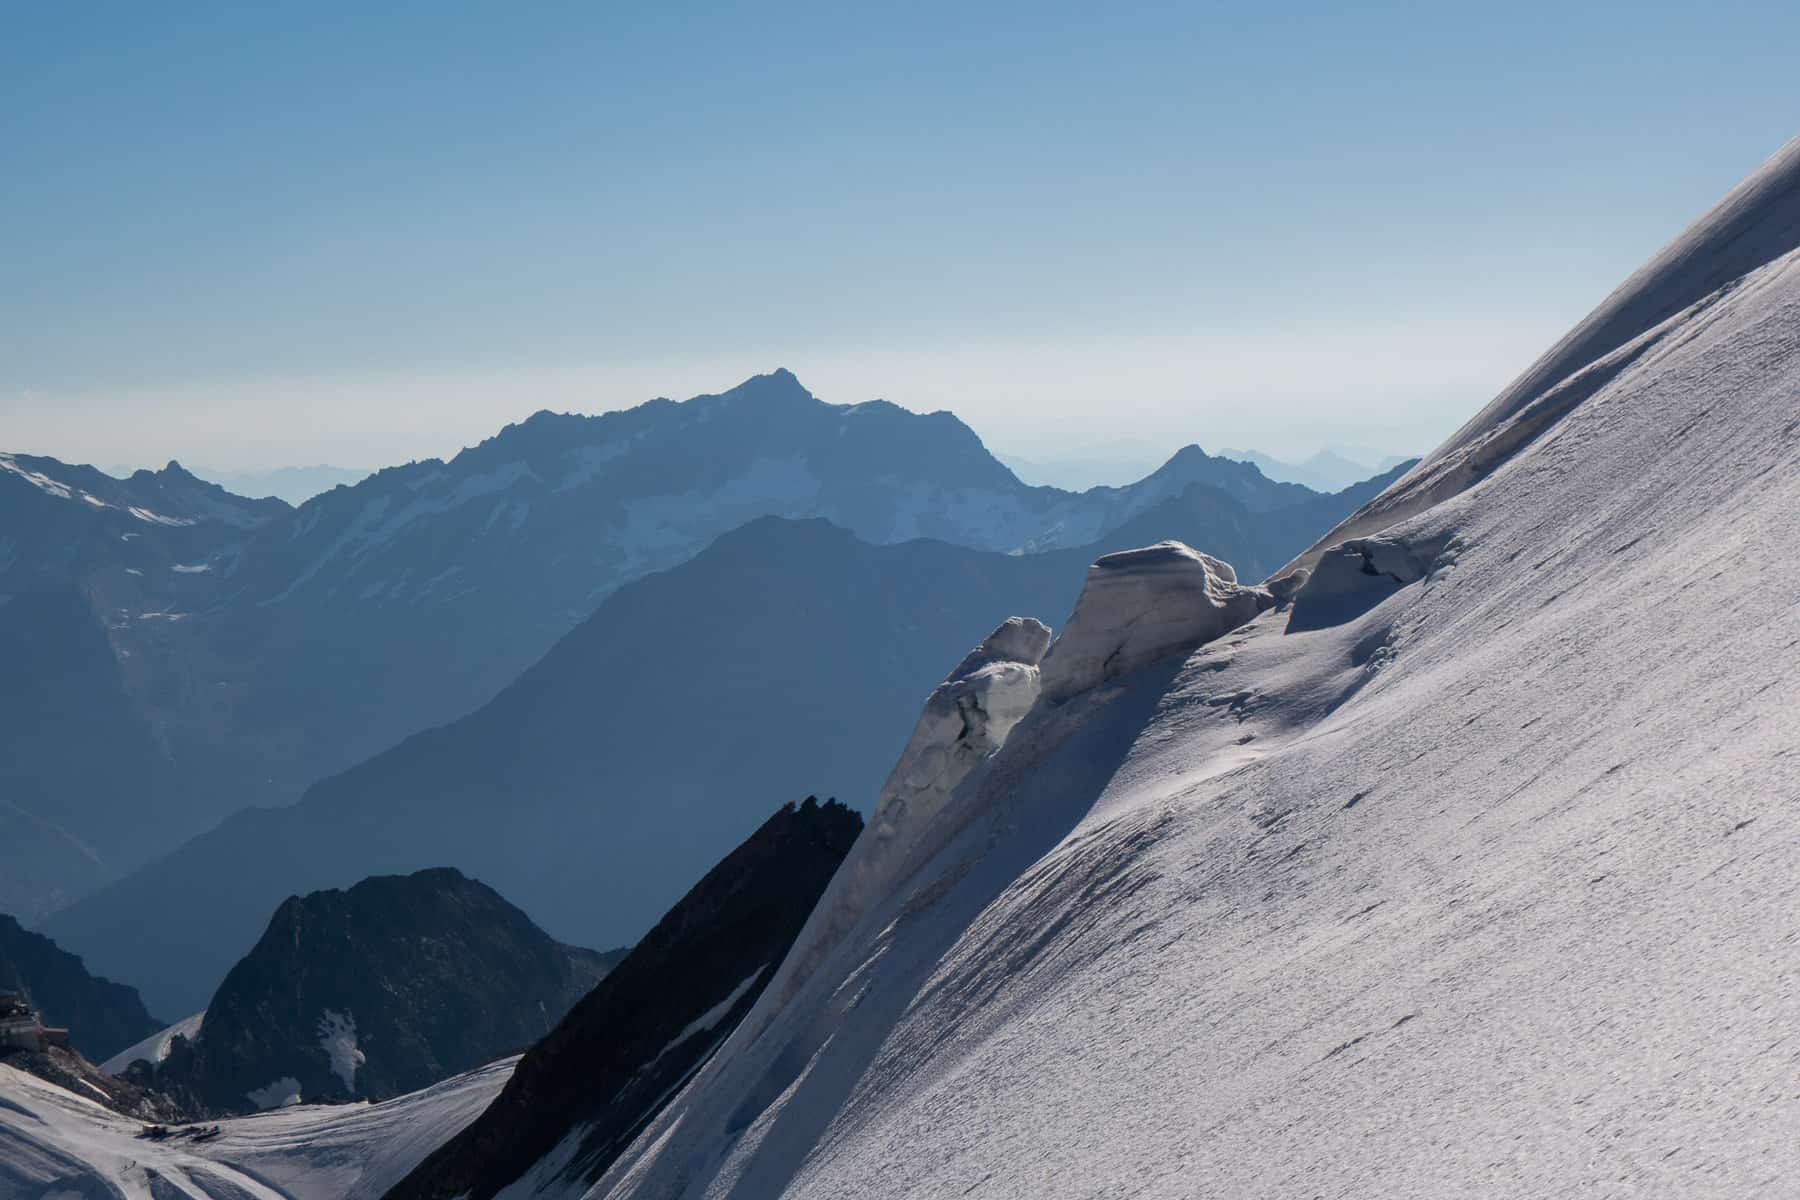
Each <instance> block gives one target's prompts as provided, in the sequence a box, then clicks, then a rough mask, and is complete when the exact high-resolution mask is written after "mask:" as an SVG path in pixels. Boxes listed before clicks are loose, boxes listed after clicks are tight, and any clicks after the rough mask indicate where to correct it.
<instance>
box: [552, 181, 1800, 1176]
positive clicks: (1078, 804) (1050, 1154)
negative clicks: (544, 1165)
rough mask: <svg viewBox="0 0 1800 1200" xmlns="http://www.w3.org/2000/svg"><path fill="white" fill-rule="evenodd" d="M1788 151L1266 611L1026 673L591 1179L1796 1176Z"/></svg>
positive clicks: (1792, 299)
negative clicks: (935, 785) (1176, 644)
mask: <svg viewBox="0 0 1800 1200" xmlns="http://www.w3.org/2000/svg"><path fill="white" fill-rule="evenodd" d="M1795 160H1796V154H1795V148H1794V147H1790V148H1789V149H1788V150H1787V151H1784V152H1783V154H1782V155H1781V156H1778V157H1777V159H1775V160H1772V161H1771V166H1770V167H1769V168H1767V169H1766V172H1765V175H1764V176H1763V177H1760V178H1759V179H1756V180H1753V181H1752V183H1751V185H1747V186H1746V188H1741V189H1739V191H1737V192H1735V193H1733V196H1732V197H1729V198H1728V199H1727V202H1726V205H1725V206H1724V211H1723V212H1722V213H1715V214H1713V215H1711V216H1709V217H1708V218H1705V219H1703V220H1702V221H1701V222H1700V223H1699V224H1698V225H1697V226H1696V227H1695V229H1694V231H1691V232H1690V234H1688V235H1684V237H1683V239H1680V240H1679V241H1678V242H1677V243H1676V246H1677V247H1678V248H1679V249H1678V250H1677V251H1671V252H1666V253H1665V255H1664V256H1662V257H1661V258H1659V260H1658V262H1657V263H1655V264H1652V266H1653V268H1655V269H1654V270H1649V271H1648V273H1647V274H1644V273H1641V274H1640V276H1638V277H1635V278H1634V281H1633V283H1632V284H1630V285H1628V289H1627V290H1630V289H1637V291H1635V292H1633V295H1637V296H1639V298H1638V299H1631V298H1630V297H1627V298H1626V299H1625V300H1623V301H1622V300H1621V299H1620V297H1619V296H1615V297H1614V298H1613V299H1611V300H1609V301H1608V303H1607V305H1606V306H1604V307H1603V309H1602V310H1601V312H1600V313H1598V314H1596V317H1595V318H1591V319H1590V321H1589V322H1587V323H1585V324H1584V326H1583V327H1582V328H1581V330H1578V331H1577V335H1572V337H1571V339H1568V340H1565V342H1564V343H1563V345H1562V347H1559V349H1558V350H1557V351H1556V352H1554V354H1553V356H1552V357H1553V358H1556V359H1557V361H1556V363H1555V365H1554V366H1553V368H1551V369H1548V370H1545V371H1539V370H1538V369H1537V368H1534V374H1541V375H1542V376H1543V378H1542V379H1541V380H1540V383H1541V386H1538V385H1537V384H1533V385H1532V386H1531V387H1529V388H1527V389H1526V390H1527V391H1530V392H1532V395H1531V396H1528V397H1525V398H1524V399H1523V403H1521V404H1515V403H1513V402H1512V400H1508V401H1507V402H1506V403H1503V404H1499V405H1498V406H1497V407H1494V408H1492V409H1491V410H1490V413H1489V414H1488V415H1487V416H1486V417H1484V418H1483V421H1485V422H1486V423H1485V424H1483V425H1481V426H1480V427H1479V428H1474V429H1471V430H1466V431H1465V433H1464V434H1460V435H1459V436H1458V438H1457V439H1453V441H1452V443H1451V444H1450V445H1449V446H1448V447H1447V448H1446V450H1445V451H1444V452H1441V453H1440V454H1439V455H1438V456H1436V457H1435V458H1434V459H1433V460H1431V462H1428V463H1427V465H1426V466H1425V467H1423V468H1421V469H1420V471H1419V472H1415V474H1414V477H1413V479H1414V481H1415V482H1416V481H1417V480H1418V479H1419V478H1420V477H1421V476H1422V475H1429V474H1430V473H1431V471H1432V470H1433V463H1449V462H1451V461H1452V460H1454V459H1458V458H1459V457H1460V460H1461V462H1462V464H1463V465H1462V466H1460V467H1456V468H1454V470H1456V471H1461V472H1463V474H1462V475H1461V476H1460V477H1459V478H1456V479H1455V480H1453V481H1452V482H1453V483H1454V486H1450V485H1449V484H1446V486H1444V487H1443V488H1441V489H1438V490H1431V489H1429V488H1428V489H1426V490H1424V491H1415V492H1412V493H1411V494H1410V499H1408V500H1407V501H1406V503H1404V504H1398V505H1390V506H1388V507H1387V508H1386V509H1385V510H1383V509H1381V506H1380V504H1379V502H1378V505H1377V506H1376V507H1375V508H1374V509H1372V510H1367V511H1366V513H1365V519H1364V520H1363V521H1362V523H1361V524H1360V525H1358V524H1357V523H1355V522H1353V523H1352V524H1351V526H1349V527H1347V528H1348V532H1340V533H1339V535H1338V536H1337V537H1336V538H1334V539H1333V540H1332V541H1331V542H1330V543H1328V544H1325V545H1321V546H1319V547H1318V548H1317V552H1316V553H1315V554H1313V555H1311V556H1310V557H1309V559H1308V562H1307V565H1309V566H1310V565H1312V564H1314V563H1316V564H1317V571H1316V573H1315V574H1314V575H1313V576H1312V577H1311V578H1310V579H1307V580H1305V581H1304V583H1302V582H1301V581H1300V580H1299V579H1297V578H1295V579H1288V580H1285V581H1283V586H1282V587H1281V589H1280V594H1281V595H1282V596H1283V597H1292V599H1293V603H1292V604H1291V605H1284V606H1281V607H1275V608H1271V609H1269V610H1266V611H1263V612H1261V613H1259V614H1257V615H1256V616H1255V617H1253V618H1252V619H1251V620H1249V621H1248V622H1247V623H1246V624H1244V625H1242V626H1241V627H1239V628H1237V629H1235V630H1232V631H1230V632H1227V633H1224V634H1223V635H1222V636H1220V637H1217V638H1215V639H1214V640H1212V641H1209V642H1206V643H1205V644H1203V645H1201V646H1199V648H1198V649H1196V650H1192V651H1187V652H1177V653H1176V654H1174V655H1173V656H1171V657H1168V658H1163V659H1160V660H1157V661H1154V662H1150V663H1148V664H1147V665H1145V666H1143V667H1141V668H1140V669H1138V670H1137V671H1135V672H1128V673H1121V674H1118V675H1117V676H1115V677H1112V678H1107V679H1104V680H1103V681H1102V682H1100V684H1099V685H1098V686H1093V687H1089V688H1087V689H1086V690H1081V691H1077V692H1075V693H1074V694H1072V695H1070V696H1068V697H1067V698H1066V699H1064V700H1063V701H1062V702H1061V703H1051V702H1049V701H1048V700H1047V699H1045V700H1040V702H1039V703H1038V704H1037V705H1036V706H1035V707H1034V708H1033V710H1032V711H1031V712H1030V713H1029V714H1028V715H1027V716H1026V717H1025V718H1024V719H1023V720H1022V721H1021V722H1020V723H1019V724H1018V725H1017V727H1016V728H1014V729H1013V730H1012V732H1011V733H1010V735H1009V736H1008V737H1007V738H1006V741H1005V743H1004V745H1002V747H1001V748H1000V749H999V750H998V752H996V753H995V754H993V755H992V756H990V757H987V758H985V759H983V760H982V761H981V762H980V764H978V765H977V766H976V767H975V769H974V770H972V771H971V772H970V773H969V774H968V776H967V777H966V778H965V779H964V781H963V782H962V783H961V784H960V785H959V786H958V787H956V788H955V789H954V791H953V792H952V793H951V795H950V797H949V799H948V800H947V801H946V803H945V804H944V805H943V807H942V809H941V810H940V821H944V822H945V823H946V825H947V827H949V828H952V829H954V830H955V832H954V833H951V834H949V835H948V836H947V838H946V840H945V841H943V842H942V843H941V844H940V845H937V846H935V847H933V848H930V849H929V851H928V852H927V853H926V854H924V855H921V856H920V857H918V858H915V859H913V860H912V861H911V862H909V864H908V866H907V869H906V870H905V871H904V873H902V874H899V875H897V876H896V878H895V882H894V885H893V886H892V887H891V888H890V889H889V890H888V891H887V893H886V894H885V895H881V896H873V895H871V896H869V897H867V906H866V908H865V909H864V910H863V911H862V912H861V914H860V915H859V916H857V917H856V919H855V920H854V921H851V922H849V923H848V924H847V927H846V928H845V930H844V932H843V933H842V935H841V936H840V937H839V938H838V939H837V940H836V942H835V944H834V945H833V946H832V947H830V948H829V949H827V950H825V952H824V953H822V954H820V955H818V956H817V961H816V962H815V963H814V964H813V965H812V966H811V967H810V969H809V971H808V972H807V973H806V974H805V977H804V978H803V979H800V980H798V982H797V985H796V986H793V987H791V988H790V989H788V990H787V991H786V992H785V993H781V992H778V989H777V987H776V985H773V984H772V985H771V987H770V989H769V990H768V991H767V992H765V994H764V997H763V1001H762V1003H761V1004H759V1006H758V1008H757V1010H756V1011H754V1012H753V1013H752V1014H751V1016H750V1017H748V1018H746V1020H745V1021H744V1023H743V1024H742V1025H740V1026H739V1028H738V1029H737V1031H736V1032H735V1033H734V1035H733V1036H732V1038H731V1039H730V1040H729V1041H728V1042H727V1043H726V1045H725V1046H724V1047H722V1048H721V1050H720V1051H719V1053H718V1054H717V1055H716V1056H715V1057H714V1059H713V1060H712V1062H711V1063H709V1064H708V1066H707V1067H706V1068H705V1070H703V1071H702V1072H701V1073H700V1074H699V1075H698V1076H697V1077H696V1078H695V1079H694V1081H693V1082H692V1083H690V1084H689V1086H688V1087H687V1088H686V1089H685V1090H684V1091H683V1093H682V1094H681V1095H680V1096H678V1097H677V1098H676V1099H675V1100H674V1101H673V1102H671V1104H670V1105H669V1107H668V1108H667V1109H666V1110H665V1111H664V1112H663V1113H662V1115H661V1116H660V1117H659V1118H658V1119H657V1120H656V1121H655V1122H654V1123H653V1124H652V1125H651V1126H650V1127H649V1128H647V1129H646V1130H645V1131H644V1132H643V1134H642V1135H641V1136H640V1137H639V1138H638V1139H637V1141H636V1142H635V1143H634V1144H633V1146H632V1147H631V1148H630V1149H629V1150H628V1151H627V1152H626V1153H625V1154H624V1155H623V1156H622V1157H621V1158H620V1159H619V1160H618V1162H616V1163H615V1164H614V1166H613V1168H612V1169H611V1170H610V1171H609V1172H608V1173H607V1175H606V1176H604V1177H603V1178H602V1179H601V1180H600V1181H599V1182H598V1183H597V1184H596V1185H595V1186H594V1187H593V1188H592V1189H591V1191H589V1192H588V1193H587V1194H588V1195H590V1196H595V1197H658V1198H660V1197H709V1198H717V1197H727V1196H733V1197H745V1198H749V1197H756V1198H759V1200H760V1198H762V1197H769V1196H777V1195H789V1196H817V1197H836V1196H844V1195H856V1196H859V1197H887V1196H893V1197H912V1196H976V1197H989V1198H992V1197H1044V1196H1089V1195H1130V1196H1135V1197H1164V1196H1167V1197H1175V1196H1191V1195H1194V1194H1207V1195H1221V1196H1234V1197H1240V1196H1241V1197H1255V1196H1296V1195H1307V1196H1312V1195H1327V1196H1346V1197H1349V1196H1384V1197H1441V1196H1451V1195H1506V1196H1541V1195H1562V1194H1596V1195H1602V1194H1633V1195H1657V1196H1674V1195H1679V1196H1719V1197H1727V1196H1731V1197H1735V1196H1743V1195H1753V1194H1782V1193H1784V1192H1785V1191H1786V1190H1788V1189H1789V1187H1790V1185H1791V1181H1792V1179H1793V1178H1794V1177H1795V1174H1796V1172H1800V1142H1796V1140H1795V1139H1794V1137H1793V1130H1794V1128H1795V1127H1796V1123H1797V1122H1800V1093H1796V1091H1795V1089H1794V1086H1793V1078H1794V1069H1795V1054H1794V1051H1793V1050H1792V1049H1791V1047H1790V1044H1791V1042H1792V1040H1793V1031H1794V1030H1795V1028H1797V1027H1800V992H1796V990H1795V989H1794V988H1793V986H1792V978H1791V977H1792V970H1793V965H1792V964H1793V955H1792V945H1793V940H1794V927H1793V921H1792V917H1791V914H1792V913H1793V912H1794V911H1795V909H1796V904H1797V902H1800V808H1796V806H1795V805H1794V804H1793V803H1792V799H1793V797H1794V796H1796V795H1800V712H1797V710H1796V709H1795V706H1794V704H1793V702H1792V697H1793V695H1794V692H1795V689H1796V687H1800V678H1797V675H1800V658H1797V654H1800V608H1797V607H1796V605H1795V602H1794V597H1795V595H1796V594H1797V593H1800V562H1797V561H1796V550H1795V546H1796V545H1797V544H1800V415H1797V414H1800V408H1797V407H1796V397H1797V396H1800V253H1797V252H1796V251H1795V250H1794V249H1793V247H1794V245H1795V242H1796V240H1797V239H1800V210H1797V209H1796V206H1795V202H1794V200H1793V196H1794V189H1793V187H1792V181H1793V179H1794V171H1795V166H1794V164H1795ZM1746 247H1761V248H1762V250H1766V251H1768V252H1769V253H1768V256H1767V257H1763V254H1762V251H1758V252H1757V253H1750V252H1749V250H1747V249H1746ZM1659 264H1660V265H1659ZM1721 272H1723V274H1721ZM1696 289H1698V292H1697V293H1696ZM1640 293H1641V295H1640ZM1651 293H1655V296H1652V295H1651ZM1653 300H1654V302H1653ZM1665 301H1666V302H1665ZM1628 317H1629V319H1627V318H1628ZM1635 325H1641V327H1634V326H1635ZM1583 331H1586V332H1583ZM1640 339H1641V340H1640ZM1621 352H1623V353H1622V356H1621V357H1613V356H1615V355H1621ZM1557 356H1560V357H1557ZM1546 361H1549V360H1546ZM1552 376H1553V377H1552ZM1540 401H1542V403H1543V407H1538V408H1534V407H1533V405H1535V404H1538V403H1539V402H1540ZM1483 446H1485V447H1486V448H1487V449H1485V450H1483V449H1481V447H1483ZM1471 455H1472V456H1473V457H1471ZM1444 478H1445V479H1446V480H1449V479H1450V476H1444ZM1407 488H1408V483H1407V482H1406V481H1403V482H1402V483H1401V485H1399V493H1401V494H1404V493H1406V492H1407ZM1395 494H1397V493H1396V492H1390V493H1389V497H1390V498H1391V497H1393V496H1394V495H1395ZM1371 514H1373V515H1371ZM1273 595H1274V592H1273V591H1272V598H1273ZM1064 637H1065V639H1070V638H1071V637H1072V630H1071V631H1065V633H1064ZM1057 655H1058V651H1057V650H1052V651H1051V653H1050V655H1049V657H1048V658H1047V659H1046V660H1045V663H1044V668H1043V669H1044V674H1045V675H1046V677H1048V676H1049V675H1050V674H1051V671H1052V669H1053V668H1054V667H1055V662H1056V658H1057ZM1049 690H1050V683H1049V679H1048V678H1046V680H1045V691H1046V693H1048V692H1049ZM859 849H860V848H859ZM834 890H835V889H834ZM822 911H823V908H822ZM818 919H819V915H818V914H815V920H818ZM805 942H806V938H805V936H804V935H803V938H802V942H801V943H798V944H797V946H796V953H795V955H790V958H789V960H788V962H787V963H785V964H784V965H783V967H782V972H783V973H784V974H786V973H790V972H791V970H792V968H793V966H794V964H795V961H796V958H797V956H798V953H799V950H800V949H801V948H802V947H803V946H804V944H805ZM777 995H781V996H782V998H783V1002H780V1003H777V1002H776V1000H775V997H777Z"/></svg>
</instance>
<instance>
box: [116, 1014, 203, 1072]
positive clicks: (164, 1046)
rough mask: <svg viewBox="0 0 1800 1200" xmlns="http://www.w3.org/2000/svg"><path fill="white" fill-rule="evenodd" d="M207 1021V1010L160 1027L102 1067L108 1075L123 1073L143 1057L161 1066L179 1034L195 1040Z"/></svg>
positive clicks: (152, 1063) (120, 1052)
mask: <svg viewBox="0 0 1800 1200" xmlns="http://www.w3.org/2000/svg"><path fill="white" fill-rule="evenodd" d="M205 1021H206V1011H205V1010H204V1009H202V1010H201V1011H199V1012H197V1013H195V1014H194V1015H193V1016H191V1017H188V1018H186V1019H185V1020H181V1021H177V1022H175V1024H173V1025H171V1026H169V1027H168V1028H167V1029H159V1030H157V1031H156V1032H155V1033H153V1034H151V1035H150V1036H149V1037H147V1038H145V1039H144V1040H143V1041H141V1042H138V1043H137V1044H136V1045H132V1046H128V1047H126V1048H125V1049H123V1050H121V1051H119V1052H118V1053H117V1054H115V1055H113V1056H112V1057H111V1058H109V1059H107V1060H106V1061H105V1062H103V1063H101V1064H100V1069H101V1070H102V1071H105V1072H106V1073H107V1074H108V1075H119V1074H122V1073H123V1072H124V1070H125V1068H127V1067H129V1066H130V1065H131V1064H132V1063H134V1062H137V1061H138V1060H140V1059H142V1060H143V1061H145V1062H147V1063H150V1064H151V1065H152V1066H159V1065H161V1064H162V1063H163V1062H166V1061H167V1060H168V1057H169V1048H170V1047H171V1046H172V1045H173V1044H174V1042H175V1037H176V1035H177V1034H179V1035H181V1036H182V1037H184V1038H186V1039H187V1040H188V1041H190V1042H191V1041H193V1040H194V1039H195V1038H197V1037H199V1036H200V1029H201V1026H202V1025H203V1024H204V1023H205Z"/></svg>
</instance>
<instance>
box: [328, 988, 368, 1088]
mask: <svg viewBox="0 0 1800 1200" xmlns="http://www.w3.org/2000/svg"><path fill="white" fill-rule="evenodd" d="M317 1033H318V1037H319V1048H320V1049H322V1050H324V1051H325V1056H326V1057H327V1058H328V1059H330V1060H331V1073H332V1074H333V1075H336V1076H337V1077H338V1079H339V1080H340V1081H341V1082H342V1083H343V1085H344V1091H345V1093H346V1094H348V1095H351V1096H354V1095H355V1094H356V1069H357V1068H358V1067H360V1066H362V1065H363V1063H364V1062H365V1061H367V1059H366V1057H365V1056H364V1054H363V1052H362V1051H361V1050H359V1049H358V1048H357V1045H356V1018H355V1017H354V1016H352V1015H351V1014H349V1013H340V1012H333V1011H332V1010H331V1009H329V1008H328V1009H326V1010H325V1012H324V1013H323V1015H321V1016H320V1017H319V1024H318V1029H317Z"/></svg>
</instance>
